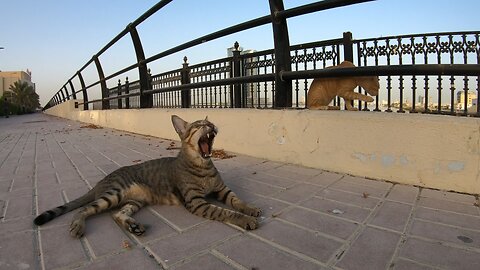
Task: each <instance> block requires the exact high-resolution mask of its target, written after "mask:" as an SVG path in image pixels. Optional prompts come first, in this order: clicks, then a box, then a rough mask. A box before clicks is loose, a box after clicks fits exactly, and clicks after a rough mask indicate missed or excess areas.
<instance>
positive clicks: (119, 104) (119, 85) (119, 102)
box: [117, 79, 122, 109]
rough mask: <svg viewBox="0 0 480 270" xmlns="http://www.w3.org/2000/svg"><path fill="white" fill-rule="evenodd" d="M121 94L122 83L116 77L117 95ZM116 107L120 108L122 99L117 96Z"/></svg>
mask: <svg viewBox="0 0 480 270" xmlns="http://www.w3.org/2000/svg"><path fill="white" fill-rule="evenodd" d="M121 95H122V83H121V82H120V79H118V86H117V97H118V96H121ZM117 108H118V109H121V108H122V99H121V98H117Z"/></svg>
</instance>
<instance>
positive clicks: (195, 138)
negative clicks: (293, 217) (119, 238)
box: [33, 115, 261, 238]
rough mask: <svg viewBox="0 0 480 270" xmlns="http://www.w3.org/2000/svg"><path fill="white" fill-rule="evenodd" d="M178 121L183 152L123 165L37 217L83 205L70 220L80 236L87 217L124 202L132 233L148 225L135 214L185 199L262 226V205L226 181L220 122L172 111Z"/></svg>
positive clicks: (213, 215)
mask: <svg viewBox="0 0 480 270" xmlns="http://www.w3.org/2000/svg"><path fill="white" fill-rule="evenodd" d="M172 123H173V126H174V127H175V130H176V132H177V133H178V135H179V136H180V139H181V141H182V147H181V150H180V152H179V153H178V155H177V157H165V158H160V159H155V160H150V161H146V162H144V163H140V164H136V165H132V166H126V167H122V168H119V169H117V170H116V171H114V172H112V173H110V174H109V175H107V176H106V177H105V178H104V179H102V180H101V181H100V182H99V183H98V184H97V185H96V186H95V187H94V188H93V189H91V190H90V191H88V192H87V193H86V194H85V195H83V196H82V197H80V198H78V199H76V200H73V201H71V202H68V203H66V204H64V205H62V206H59V207H56V208H54V209H51V210H48V211H46V212H43V213H42V214H41V215H39V216H37V217H36V218H35V220H34V221H33V222H34V223H35V224H36V225H42V224H44V223H46V222H48V221H50V220H52V219H54V218H56V217H58V216H60V215H63V214H65V213H67V212H69V211H72V210H74V209H76V208H79V207H82V206H83V207H82V208H81V210H80V211H79V212H78V213H76V214H75V215H74V217H73V221H72V223H71V225H70V234H71V236H73V237H77V238H80V237H82V236H83V234H84V231H85V219H86V218H87V217H89V216H91V215H94V214H98V213H100V212H102V211H105V210H107V209H112V208H115V207H120V210H119V211H118V212H116V213H115V214H114V215H113V217H114V219H115V221H116V222H117V223H118V224H120V225H121V226H123V227H124V228H125V229H126V230H128V231H129V232H130V233H133V234H135V235H142V234H143V233H144V232H145V228H144V226H143V225H142V224H140V223H138V222H137V221H136V220H135V219H133V218H132V214H134V213H135V212H137V211H138V210H139V209H140V208H142V207H143V206H145V205H149V204H170V205H176V204H182V205H184V206H185V208H186V209H187V210H188V211H190V212H191V213H193V214H195V215H198V216H201V217H205V218H208V219H212V220H217V221H222V222H226V223H232V224H234V225H237V226H239V227H241V228H243V229H247V230H253V229H256V228H257V227H258V222H257V219H256V218H255V217H258V216H259V215H260V213H261V210H260V209H259V208H256V207H253V206H249V205H247V204H246V203H244V202H243V201H242V200H240V199H239V198H238V197H237V196H236V195H235V193H233V192H232V191H231V190H230V189H229V188H228V187H227V186H226V185H225V184H224V183H223V181H222V178H221V177H220V174H219V173H218V171H217V169H216V168H215V166H214V165H213V162H212V160H211V158H210V157H211V153H212V146H213V140H214V138H215V136H216V135H217V132H218V129H217V127H216V126H215V125H214V124H212V123H211V122H210V121H208V119H207V118H205V120H198V121H195V122H193V123H187V122H185V121H184V120H182V119H181V118H180V117H178V116H176V115H173V116H172ZM208 194H213V195H215V196H216V198H217V199H218V200H219V201H221V202H223V203H225V204H227V205H228V206H230V207H232V208H233V209H235V210H236V211H234V210H230V209H226V208H222V207H219V206H216V205H213V204H211V203H209V202H208V201H207V200H206V199H205V197H206V195H208Z"/></svg>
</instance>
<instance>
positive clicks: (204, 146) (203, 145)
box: [200, 142, 210, 157]
mask: <svg viewBox="0 0 480 270" xmlns="http://www.w3.org/2000/svg"><path fill="white" fill-rule="evenodd" d="M200 147H201V148H202V154H203V156H204V157H208V156H209V155H210V151H209V149H208V148H209V147H208V143H203V142H202V143H200Z"/></svg>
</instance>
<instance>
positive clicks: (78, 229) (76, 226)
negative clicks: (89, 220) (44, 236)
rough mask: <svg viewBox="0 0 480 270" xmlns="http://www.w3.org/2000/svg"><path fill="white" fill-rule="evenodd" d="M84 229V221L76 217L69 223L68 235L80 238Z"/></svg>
mask: <svg viewBox="0 0 480 270" xmlns="http://www.w3.org/2000/svg"><path fill="white" fill-rule="evenodd" d="M84 231H85V221H84V220H81V219H76V220H74V221H72V224H70V235H71V236H72V237H75V238H80V237H82V236H83V232H84Z"/></svg>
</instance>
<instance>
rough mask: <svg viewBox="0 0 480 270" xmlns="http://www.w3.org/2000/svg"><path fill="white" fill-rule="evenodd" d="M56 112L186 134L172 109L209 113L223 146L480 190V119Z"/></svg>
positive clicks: (67, 107)
mask: <svg viewBox="0 0 480 270" xmlns="http://www.w3.org/2000/svg"><path fill="white" fill-rule="evenodd" d="M46 113H48V114H52V115H56V116H60V117H64V118H68V119H72V120H77V121H82V122H86V123H93V124H97V125H101V126H104V127H110V128H115V129H119V130H126V131H130V132H135V133H139V134H145V135H151V136H156V137H161V138H167V139H175V140H178V138H177V134H176V133H175V131H174V129H173V127H172V124H171V121H170V116H171V115H172V114H176V115H178V116H180V117H182V118H183V119H184V120H186V121H195V120H198V119H203V118H205V116H207V115H208V119H209V120H210V121H212V122H213V123H215V124H216V125H217V126H218V128H219V130H220V132H219V136H218V137H217V138H216V142H215V148H223V149H225V150H228V151H232V152H236V153H241V154H246V155H250V156H254V157H260V158H265V159H269V160H274V161H281V162H288V163H293V164H299V165H303V166H307V167H313V168H319V169H324V170H329V171H334V172H340V173H348V174H352V175H356V176H362V177H368V178H373V179H382V180H388V181H393V182H398V183H405V184H413V185H418V186H425V187H430V188H438V189H444V190H454V191H458V192H466V193H472V194H479V193H480V176H479V171H480V170H479V169H480V119H477V118H465V117H451V116H441V115H424V114H398V113H376V112H349V111H311V110H255V109H141V110H140V109H137V110H135V109H130V110H105V111H92V110H90V111H81V110H80V109H74V106H73V101H70V102H66V103H63V104H61V105H58V106H55V107H53V108H51V109H49V110H47V111H46Z"/></svg>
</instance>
